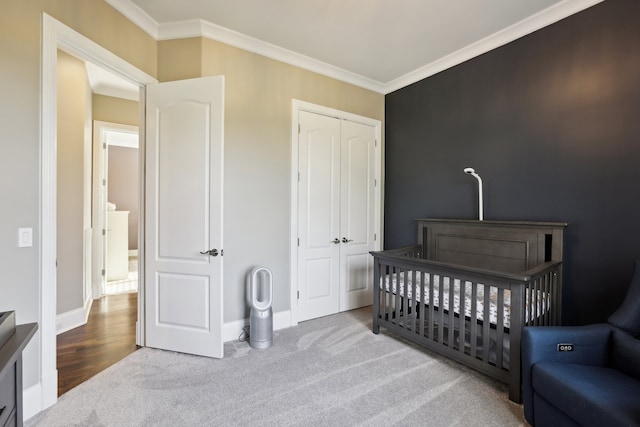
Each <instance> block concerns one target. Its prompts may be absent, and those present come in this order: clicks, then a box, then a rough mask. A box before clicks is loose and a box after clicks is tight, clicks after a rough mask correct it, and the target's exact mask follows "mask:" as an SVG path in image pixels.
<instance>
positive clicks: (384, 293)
mask: <svg viewBox="0 0 640 427" xmlns="http://www.w3.org/2000/svg"><path fill="white" fill-rule="evenodd" d="M381 270H382V272H381V274H384V277H385V279H384V280H387V281H388V282H387V283H383V284H382V288H381V292H382V295H381V296H382V298H381V301H380V304H381V305H380V309H381V311H380V318H381V319H382V320H387V307H388V306H387V304H388V298H389V293H391V276H390V274H391V271H389V266H388V265H386V264H382V265H381ZM387 286H388V288H389V290H388V291H387Z"/></svg>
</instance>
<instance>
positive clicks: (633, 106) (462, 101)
mask: <svg viewBox="0 0 640 427" xmlns="http://www.w3.org/2000/svg"><path fill="white" fill-rule="evenodd" d="M639 22H640V2H638V1H637V0H607V1H605V2H603V3H600V4H598V5H596V6H593V7H591V8H589V9H587V10H585V11H583V12H580V13H578V14H575V15H573V16H570V17H568V18H566V19H564V20H562V21H559V22H557V23H555V24H553V25H551V26H548V27H546V28H543V29H541V30H539V31H537V32H535V33H532V34H530V35H528V36H526V37H523V38H521V39H518V40H516V41H514V42H512V43H509V44H508V45H505V46H502V47H500V48H498V49H495V50H493V51H491V52H488V53H486V54H484V55H481V56H479V57H476V58H474V59H472V60H469V61H467V62H464V63H462V64H460V65H458V66H456V67H453V68H451V69H448V70H446V71H443V72H441V73H439V74H436V75H434V76H432V77H429V78H427V79H424V80H422V81H420V82H417V83H415V84H413V85H411V86H408V87H405V88H403V89H400V90H398V91H395V92H393V93H390V94H388V95H387V96H386V107H385V108H386V118H385V120H386V123H385V127H386V134H385V144H386V159H385V160H386V172H385V173H386V183H385V247H386V248H393V247H398V246H401V245H405V244H410V243H414V242H415V241H416V237H417V236H416V233H417V231H416V224H415V222H414V219H415V218H424V217H432V218H477V182H476V180H475V179H473V178H472V177H471V176H469V175H466V174H464V173H463V171H462V170H463V169H464V168H465V167H467V166H470V167H473V168H475V169H476V171H477V172H478V173H479V174H480V176H481V177H482V178H483V180H484V193H485V198H484V205H485V219H501V220H536V221H538V220H540V221H564V222H568V223H569V227H568V228H567V230H566V235H565V262H566V263H565V272H564V279H565V282H564V283H565V287H564V293H563V296H564V305H563V310H564V313H563V319H564V322H565V323H567V324H582V323H591V322H598V321H603V320H605V319H606V318H607V316H608V315H609V314H611V313H612V312H613V311H614V310H615V308H616V307H617V306H618V305H619V304H620V302H621V301H622V298H623V296H624V293H625V292H626V289H627V287H628V284H629V281H630V279H631V275H632V270H633V261H634V260H635V259H638V258H640V24H638V23H639Z"/></svg>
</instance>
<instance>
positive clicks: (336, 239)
mask: <svg viewBox="0 0 640 427" xmlns="http://www.w3.org/2000/svg"><path fill="white" fill-rule="evenodd" d="M331 243H335V244H336V245H337V244H338V243H340V240H338V238H337V237H336V238H335V239H333V240H332V241H331Z"/></svg>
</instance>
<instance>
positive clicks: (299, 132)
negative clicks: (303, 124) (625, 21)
mask: <svg viewBox="0 0 640 427" xmlns="http://www.w3.org/2000/svg"><path fill="white" fill-rule="evenodd" d="M298 133H300V123H298Z"/></svg>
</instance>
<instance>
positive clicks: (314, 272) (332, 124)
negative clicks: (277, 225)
mask: <svg viewBox="0 0 640 427" xmlns="http://www.w3.org/2000/svg"><path fill="white" fill-rule="evenodd" d="M299 123H300V132H299V138H298V143H299V151H298V155H299V172H300V181H299V207H298V227H299V233H298V236H299V239H300V241H299V251H298V291H299V299H298V310H299V320H300V321H304V320H309V319H314V318H316V317H321V316H326V315H329V314H333V313H337V312H338V310H339V304H340V299H339V298H340V296H339V293H340V270H339V268H340V240H339V239H340V120H338V119H336V118H333V117H327V116H322V115H319V114H312V113H307V112H300V116H299Z"/></svg>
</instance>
